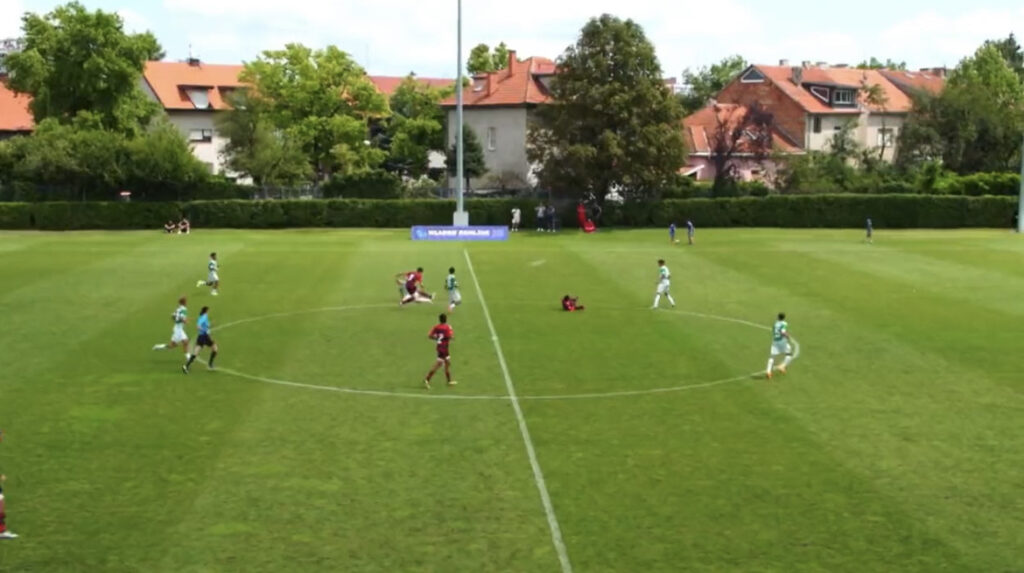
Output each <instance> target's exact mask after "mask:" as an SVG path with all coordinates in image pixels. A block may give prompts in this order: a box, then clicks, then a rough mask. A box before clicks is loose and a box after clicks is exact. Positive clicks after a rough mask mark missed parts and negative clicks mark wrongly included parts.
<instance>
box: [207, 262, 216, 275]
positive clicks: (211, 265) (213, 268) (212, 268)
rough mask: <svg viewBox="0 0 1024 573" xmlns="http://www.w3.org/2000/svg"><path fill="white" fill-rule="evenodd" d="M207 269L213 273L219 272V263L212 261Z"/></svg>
mask: <svg viewBox="0 0 1024 573" xmlns="http://www.w3.org/2000/svg"><path fill="white" fill-rule="evenodd" d="M206 268H208V269H210V272H211V273H215V272H217V261H215V260H213V259H210V262H209V263H207V265H206Z"/></svg>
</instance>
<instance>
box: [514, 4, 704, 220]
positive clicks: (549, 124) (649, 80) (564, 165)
mask: <svg viewBox="0 0 1024 573" xmlns="http://www.w3.org/2000/svg"><path fill="white" fill-rule="evenodd" d="M558 65H559V70H560V72H559V74H558V76H557V77H556V78H554V81H553V82H552V83H551V95H552V97H553V103H550V104H547V105H544V106H541V107H539V108H538V109H537V111H536V116H535V120H536V121H534V122H532V125H531V126H530V130H529V135H528V140H529V141H528V147H527V154H528V157H529V159H530V160H531V161H532V162H533V163H534V164H535V165H537V166H538V168H539V169H538V178H539V181H540V183H541V185H542V186H544V187H547V188H548V189H551V190H552V191H556V192H560V193H567V194H582V193H593V194H594V195H595V196H597V197H598V198H599V200H602V201H603V200H604V198H605V196H606V195H607V194H608V193H609V192H610V191H612V190H613V189H614V190H616V191H618V192H619V193H621V194H623V196H624V197H625V198H626V199H632V198H639V197H642V196H645V195H649V194H653V193H655V192H657V191H658V190H659V189H660V188H662V187H664V186H665V185H666V184H667V182H668V181H669V180H670V179H672V178H673V177H674V176H675V175H676V174H677V173H678V171H679V169H680V168H681V167H682V166H683V164H684V163H685V159H686V154H685V149H684V145H683V136H682V129H681V127H680V123H681V121H682V117H683V115H682V108H681V107H680V106H679V103H678V101H676V98H675V96H674V95H673V94H672V93H671V91H670V90H668V89H666V87H665V83H664V80H663V78H662V73H661V66H660V65H659V64H658V58H657V56H655V53H654V46H653V45H652V44H651V42H650V41H649V40H648V39H647V36H646V35H645V34H644V31H643V29H642V28H641V27H640V26H639V25H638V24H637V23H635V22H633V21H632V20H621V19H619V18H616V17H615V16H611V15H608V14H605V15H603V16H601V17H599V18H593V19H591V20H590V21H589V22H588V23H587V24H586V25H585V26H584V27H583V30H582V32H581V33H580V36H579V39H578V40H577V42H576V43H575V44H574V45H572V46H570V47H569V48H568V49H566V51H565V53H564V54H562V56H561V57H560V58H559V62H558Z"/></svg>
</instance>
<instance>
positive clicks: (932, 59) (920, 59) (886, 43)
mask: <svg viewBox="0 0 1024 573" xmlns="http://www.w3.org/2000/svg"><path fill="white" fill-rule="evenodd" d="M1014 30H1017V31H1021V30H1024V8H1016V9H1007V10H991V9H984V8H983V9H978V10H970V11H967V12H966V13H961V14H959V15H956V14H939V13H937V12H934V11H929V12H924V13H921V14H918V15H917V16H914V17H913V18H910V19H908V20H905V21H902V22H898V23H896V24H894V25H893V26H891V27H889V28H888V29H886V30H884V31H883V32H882V33H881V34H880V35H879V38H878V45H879V52H880V53H883V54H886V55H888V54H898V57H897V56H892V57H893V58H894V59H900V60H904V59H906V60H910V61H913V62H917V63H919V64H920V66H921V67H924V66H936V65H947V66H955V65H956V64H957V62H959V61H960V60H961V59H962V58H964V57H967V56H969V55H971V54H973V53H974V51H975V50H976V49H977V48H978V46H980V45H981V44H982V42H984V41H985V40H990V39H998V38H1005V37H1006V36H1007V35H1009V33H1010V32H1011V31H1014Z"/></svg>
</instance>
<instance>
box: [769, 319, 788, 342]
mask: <svg viewBox="0 0 1024 573" xmlns="http://www.w3.org/2000/svg"><path fill="white" fill-rule="evenodd" d="M788 335H789V324H788V323H787V322H786V321H785V320H777V321H775V326H773V327H772V340H774V341H776V342H778V341H780V340H783V339H785V338H786V337H787V336H788Z"/></svg>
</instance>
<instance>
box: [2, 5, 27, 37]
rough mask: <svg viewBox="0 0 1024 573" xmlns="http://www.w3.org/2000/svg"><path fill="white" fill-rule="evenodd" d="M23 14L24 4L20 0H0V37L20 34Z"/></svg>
mask: <svg viewBox="0 0 1024 573" xmlns="http://www.w3.org/2000/svg"><path fill="white" fill-rule="evenodd" d="M24 14H25V4H24V3H23V2H22V1H21V0H2V1H0V39H4V38H15V37H18V36H20V35H21V17H22V16H23V15H24Z"/></svg>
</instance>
